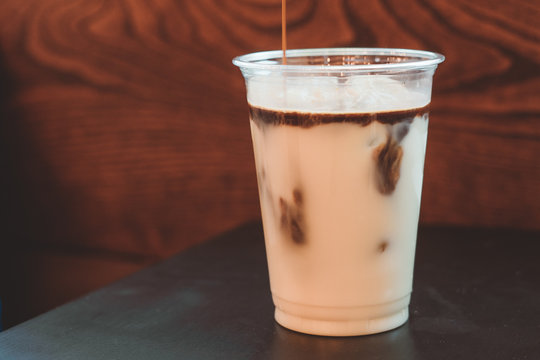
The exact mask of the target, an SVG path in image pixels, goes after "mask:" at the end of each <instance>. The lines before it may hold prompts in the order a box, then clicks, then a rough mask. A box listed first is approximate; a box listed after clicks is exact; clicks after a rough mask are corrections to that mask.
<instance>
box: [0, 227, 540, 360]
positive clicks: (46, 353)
mask: <svg viewBox="0 0 540 360" xmlns="http://www.w3.org/2000/svg"><path fill="white" fill-rule="evenodd" d="M539 235H540V234H538V233H533V232H520V231H510V230H480V229H460V228H426V227H423V228H421V229H420V231H419V236H418V246H417V255H416V265H415V280H414V291H413V296H412V303H411V307H410V312H411V318H410V320H409V322H407V323H406V324H405V325H404V326H402V327H400V328H398V329H396V330H393V331H390V332H386V333H383V334H377V335H370V336H364V337H351V338H325V337H318V336H309V335H304V334H299V333H296V332H293V331H289V330H287V329H285V328H282V327H281V326H279V325H277V324H276V323H275V322H274V320H273V305H272V301H271V298H270V292H269V285H268V279H267V270H266V260H265V253H264V244H263V237H262V231H261V227H260V224H259V223H251V224H247V225H245V226H242V227H240V228H238V229H236V230H233V231H231V232H228V233H225V234H223V235H221V236H219V237H217V238H215V239H212V240H210V241H208V242H206V243H204V244H202V245H199V246H197V247H194V248H191V249H189V250H187V251H185V252H182V253H180V254H179V255H177V256H175V257H173V258H171V259H169V260H166V261H164V262H162V263H160V264H158V265H155V266H152V267H150V268H148V269H145V270H143V271H141V272H138V273H136V274H134V275H132V276H129V277H127V278H125V279H123V280H121V281H119V282H117V283H115V284H112V285H111V286H108V287H106V288H103V289H101V290H98V291H96V292H93V293H91V294H89V295H87V296H85V297H83V298H81V299H79V300H77V301H74V302H72V303H69V304H67V305H64V306H61V307H60V308H57V309H55V310H53V311H50V312H48V313H46V314H43V315H41V316H39V317H37V318H35V319H32V320H30V321H28V322H26V323H23V324H20V325H18V326H15V327H14V328H11V329H8V330H6V331H4V332H1V333H0V359H1V360H4V359H6V360H7V359H9V360H18V359H41V360H42V359H55V360H62V359H348V358H356V359H359V358H361V359H381V360H382V359H540V261H539V260H540V257H539V254H540V236H539ZM36 301H39V299H36Z"/></svg>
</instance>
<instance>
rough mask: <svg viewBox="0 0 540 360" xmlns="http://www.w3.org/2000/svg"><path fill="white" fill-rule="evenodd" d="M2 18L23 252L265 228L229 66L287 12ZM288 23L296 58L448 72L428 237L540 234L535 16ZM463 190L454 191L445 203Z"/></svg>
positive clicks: (255, 4) (427, 3)
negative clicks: (440, 59) (506, 230)
mask: <svg viewBox="0 0 540 360" xmlns="http://www.w3.org/2000/svg"><path fill="white" fill-rule="evenodd" d="M0 6H1V8H0V10H1V12H0V14H1V15H0V16H1V20H2V37H1V44H0V45H1V48H2V71H3V73H4V76H3V77H4V78H5V79H4V81H3V84H2V87H3V90H2V94H3V109H4V113H5V114H6V115H5V116H4V121H3V122H2V140H3V141H2V143H3V148H4V149H3V150H4V151H3V154H5V156H4V157H5V158H6V161H7V162H9V163H10V167H8V168H7V170H9V171H6V174H9V176H8V177H7V180H5V181H7V182H8V184H7V185H6V186H4V189H7V188H9V189H10V190H8V191H6V192H7V193H8V198H9V199H11V200H10V201H8V202H7V203H6V202H5V203H4V204H5V205H4V208H5V209H6V212H8V213H11V215H10V216H11V218H12V221H9V222H8V223H12V224H30V225H31V226H25V228H26V230H24V231H23V232H22V234H21V229H20V228H21V227H22V226H16V229H11V232H9V234H11V236H22V237H23V238H25V239H26V240H32V241H41V240H42V241H45V242H67V243H71V242H73V241H76V242H78V243H80V244H84V245H85V246H88V247H106V248H110V249H112V250H116V251H134V252H137V251H142V252H144V253H152V254H157V255H160V256H165V255H167V254H170V253H171V252H174V251H177V250H179V249H181V248H182V247H184V246H185V244H186V242H187V243H189V242H191V241H198V240H201V239H203V238H204V237H206V236H208V235H210V234H212V233H215V232H216V231H219V230H223V229H224V228H227V227H230V226H233V225H234V224H236V223H238V222H240V221H243V220H245V219H248V218H250V217H256V216H258V215H257V214H258V205H257V197H256V186H255V178H254V176H253V165H252V155H251V149H250V143H249V133H248V130H247V128H246V119H245V117H246V116H245V105H244V99H243V96H244V90H243V84H242V79H241V78H240V75H239V73H238V71H237V70H236V69H234V68H233V66H232V65H231V64H230V59H231V58H232V57H233V56H235V55H238V54H241V53H245V52H249V51H256V50H263V49H271V48H277V47H278V46H279V37H280V16H279V13H280V4H279V1H275V0H251V1H248V0H237V1H227V2H224V1H217V0H205V1H197V2H194V1H168V0H159V1H158V0H145V1H142V0H129V1H128V0H125V1H98V0H91V1H66V0H47V1H37V0H35V1H26V2H22V3H21V2H17V1H14V0H8V1H4V2H3V4H2V5H0ZM288 10H289V14H288V22H289V31H290V34H289V44H290V45H291V46H292V47H314V46H324V47H326V46H383V47H409V48H422V49H429V50H435V51H440V52H442V53H444V54H445V55H446V56H447V61H446V62H445V63H444V64H442V66H441V67H440V70H439V71H438V73H437V76H436V79H435V91H434V99H433V108H434V112H433V115H432V123H431V137H430V152H429V155H428V159H427V164H426V184H425V198H424V200H425V201H424V204H423V217H422V219H423V221H425V222H429V223H450V224H465V225H485V226H496V225H505V226H517V227H525V228H538V227H539V226H540V225H539V222H538V217H539V213H540V210H539V206H538V205H537V204H536V203H537V200H538V191H535V189H536V188H537V186H538V168H539V164H538V160H537V159H536V156H535V154H537V153H538V150H539V145H538V143H539V142H538V137H539V132H540V130H539V126H538V121H537V120H538V114H539V113H540V102H539V101H537V100H538V90H539V89H540V77H539V76H538V73H539V71H538V70H539V62H540V46H539V44H540V42H539V37H540V30H539V29H538V27H537V26H535V20H536V19H537V17H536V16H534V14H538V13H539V10H538V5H537V4H536V3H534V2H526V1H517V0H516V1H512V2H502V1H487V0H485V1H478V2H474V3H470V2H469V1H465V0H458V1H453V2H447V1H443V0H415V1H410V2H403V1H398V0H378V1H352V0H344V1H328V0H327V1H322V0H321V1H310V0H297V1H290V4H289V7H288ZM472 169H475V171H473V173H472V174H471V172H470V170H472ZM510 169H512V170H510ZM447 177H451V178H452V179H455V181H454V182H453V184H454V185H452V186H451V187H450V188H448V189H447V190H446V191H445V190H444V189H445V187H446V186H447V184H448V181H449V180H450V179H448V178H447ZM485 177H487V179H490V181H487V182H484V183H483V184H484V185H483V186H480V185H479V184H477V182H479V181H480V179H484V178H485ZM484 180H485V179H484ZM472 184H477V185H474V186H473V185H472ZM502 185H504V187H508V188H512V190H508V191H501V189H500V188H499V187H500V186H502ZM10 186H11V187H10ZM516 189H526V190H527V191H521V192H520V191H519V190H516ZM473 190H474V191H473ZM458 194H463V195H465V194H466V195H467V196H465V198H466V199H465V198H463V195H458ZM465 200H467V201H465ZM465 203H467V205H466V206H464V204H465ZM441 204H445V205H444V206H442V207H441V206H440V205H441ZM524 209H527V211H526V214H527V215H526V216H521V215H520V214H522V213H521V212H522V211H523V210H524ZM201 212H202V213H201ZM209 219H212V220H209ZM38 234H42V236H37V235H38ZM184 238H185V239H184ZM187 238H189V240H188V239H187Z"/></svg>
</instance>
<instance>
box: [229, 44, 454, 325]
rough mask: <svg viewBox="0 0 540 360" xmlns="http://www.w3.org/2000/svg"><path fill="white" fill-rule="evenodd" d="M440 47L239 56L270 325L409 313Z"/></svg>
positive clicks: (386, 319) (368, 321) (397, 318)
mask: <svg viewBox="0 0 540 360" xmlns="http://www.w3.org/2000/svg"><path fill="white" fill-rule="evenodd" d="M443 60H444V57H443V56H442V55H440V54H436V53H431V52H425V51H415V50H401V49H363V48H351V49H306V50H289V51H287V64H286V65H284V64H283V62H282V58H281V52H280V51H269V52H262V53H254V54H248V55H244V56H240V57H237V58H235V59H234V60H233V63H234V64H235V65H237V66H238V67H239V68H240V69H241V71H242V74H243V76H244V78H245V81H246V88H247V100H248V103H249V108H250V125H251V134H252V140H253V149H254V155H255V163H256V169H257V180H258V184H259V197H260V203H261V212H262V219H263V226H264V236H265V242H266V252H267V259H268V267H269V274H270V284H271V291H272V297H273V300H274V304H275V306H276V310H275V319H276V321H277V322H278V323H279V324H281V325H283V326H285V327H287V328H289V329H292V330H296V331H300V332H304V333H308V334H315V335H330V336H351V335H363V334H372V333H378V332H382V331H386V330H390V329H393V328H395V327H398V326H400V325H402V324H403V323H404V322H406V321H407V318H408V306H409V302H410V294H411V290H412V279H413V264H414V252H415V245H416V233H417V227H418V216H419V211H420V199H421V190H422V179H423V168H424V157H425V150H426V139H427V128H428V113H429V103H430V100H431V86H432V78H433V73H434V71H435V69H436V67H437V65H438V64H439V63H440V62H442V61H443Z"/></svg>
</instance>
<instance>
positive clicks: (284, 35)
mask: <svg viewBox="0 0 540 360" xmlns="http://www.w3.org/2000/svg"><path fill="white" fill-rule="evenodd" d="M281 49H282V51H283V64H284V65H287V55H286V54H285V52H286V51H287V0H281Z"/></svg>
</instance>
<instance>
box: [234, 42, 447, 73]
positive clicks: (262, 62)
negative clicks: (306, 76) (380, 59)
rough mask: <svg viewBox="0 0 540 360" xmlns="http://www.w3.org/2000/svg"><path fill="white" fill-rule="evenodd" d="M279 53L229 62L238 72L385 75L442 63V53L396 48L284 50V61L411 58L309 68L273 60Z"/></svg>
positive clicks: (256, 53) (280, 54)
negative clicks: (385, 57)
mask: <svg viewBox="0 0 540 360" xmlns="http://www.w3.org/2000/svg"><path fill="white" fill-rule="evenodd" d="M282 54H283V52H282V50H271V51H259V52H254V53H249V54H245V55H241V56H237V57H235V58H234V59H233V60H232V62H233V64H234V65H236V66H238V67H239V68H240V69H242V70H244V69H252V70H270V71H272V70H274V71H281V72H283V71H294V72H307V73H310V72H313V73H317V72H321V71H324V72H327V71H346V72H384V71H407V70H419V69H429V68H436V67H437V65H438V64H440V63H441V62H443V61H444V59H445V57H444V55H442V54H439V53H436V52H431V51H424V50H411V49H399V48H356V47H355V48H313V49H291V50H287V51H286V56H287V58H295V57H301V56H340V55H343V56H355V55H356V56H396V57H403V58H410V59H411V60H409V61H398V62H393V63H369V64H350V65H349V64H347V65H332V64H328V65H320V64H316V65H309V64H302V65H299V64H286V65H285V64H282V63H280V62H277V61H275V59H281V58H282Z"/></svg>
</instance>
